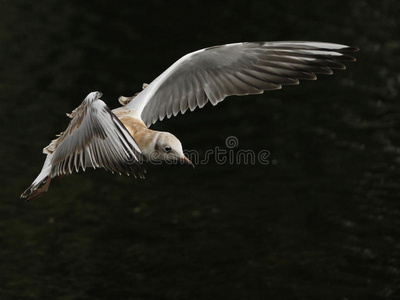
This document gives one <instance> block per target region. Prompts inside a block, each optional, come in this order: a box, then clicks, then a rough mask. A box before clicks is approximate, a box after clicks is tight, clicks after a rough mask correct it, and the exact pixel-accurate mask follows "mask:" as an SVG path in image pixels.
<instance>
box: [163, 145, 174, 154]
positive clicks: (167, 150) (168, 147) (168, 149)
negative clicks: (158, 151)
mask: <svg viewBox="0 0 400 300" xmlns="http://www.w3.org/2000/svg"><path fill="white" fill-rule="evenodd" d="M164 150H165V152H167V153H169V152H171V150H172V149H171V147H170V146H165V147H164Z"/></svg>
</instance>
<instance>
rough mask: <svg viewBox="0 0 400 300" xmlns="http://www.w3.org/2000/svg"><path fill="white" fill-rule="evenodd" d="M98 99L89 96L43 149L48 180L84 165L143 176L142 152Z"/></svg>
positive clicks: (98, 94) (95, 93)
mask: <svg viewBox="0 0 400 300" xmlns="http://www.w3.org/2000/svg"><path fill="white" fill-rule="evenodd" d="M100 97H101V93H99V92H93V93H90V94H89V95H88V96H87V97H86V98H85V100H84V101H83V102H82V104H81V105H80V106H79V107H78V108H76V109H75V110H74V111H73V112H72V114H71V115H70V117H71V118H72V120H71V122H70V124H69V125H68V128H67V129H66V130H65V131H64V132H63V133H62V134H61V135H60V137H59V138H58V139H56V140H54V141H53V142H52V143H51V144H50V145H49V146H48V147H47V148H45V152H47V153H49V154H52V159H51V172H50V175H51V177H55V176H58V175H64V174H69V173H72V172H73V170H75V171H77V172H78V171H79V168H82V169H83V170H85V167H87V166H91V167H94V168H104V169H106V170H108V171H111V172H116V173H119V174H121V173H122V174H127V175H134V176H139V177H142V176H143V168H142V165H141V162H142V151H141V150H140V148H139V146H138V145H137V144H136V142H135V140H134V139H133V137H132V136H131V135H130V133H129V132H128V130H127V129H126V128H125V126H124V125H123V124H122V123H121V122H120V120H119V119H118V118H117V117H116V116H115V115H114V114H113V113H112V112H111V110H110V109H109V108H108V106H107V105H106V104H105V103H104V102H103V101H102V100H100V99H99V98H100Z"/></svg>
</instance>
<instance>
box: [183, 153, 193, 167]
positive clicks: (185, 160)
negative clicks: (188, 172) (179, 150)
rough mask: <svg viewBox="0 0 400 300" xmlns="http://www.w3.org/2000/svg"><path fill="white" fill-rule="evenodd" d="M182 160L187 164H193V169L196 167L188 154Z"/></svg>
mask: <svg viewBox="0 0 400 300" xmlns="http://www.w3.org/2000/svg"><path fill="white" fill-rule="evenodd" d="M182 162H183V163H185V164H187V165H190V166H192V167H193V169H194V164H193V163H192V162H191V161H190V160H189V158H187V157H186V156H185V157H184V158H183V159H182Z"/></svg>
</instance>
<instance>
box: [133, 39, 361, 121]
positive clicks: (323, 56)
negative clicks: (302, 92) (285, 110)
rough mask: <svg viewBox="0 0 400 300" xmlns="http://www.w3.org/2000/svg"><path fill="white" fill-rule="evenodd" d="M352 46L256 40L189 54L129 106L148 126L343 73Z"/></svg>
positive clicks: (351, 59) (355, 49)
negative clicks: (241, 97)
mask: <svg viewBox="0 0 400 300" xmlns="http://www.w3.org/2000/svg"><path fill="white" fill-rule="evenodd" d="M357 50H358V48H356V47H349V46H345V45H339V44H331V43H321V42H260V43H236V44H227V45H222V46H216V47H211V48H206V49H202V50H199V51H195V52H192V53H189V54H187V55H185V56H184V57H182V58H181V59H179V60H178V61H177V62H175V63H174V64H173V65H172V66H171V67H169V68H168V69H167V70H166V71H165V72H163V73H162V74H161V75H160V76H159V77H157V78H156V79H155V80H154V81H153V82H152V83H151V84H150V85H149V86H148V87H147V88H146V89H144V90H143V91H142V92H140V93H139V94H138V95H137V96H136V97H135V98H134V99H133V101H131V102H129V103H128V104H127V107H128V108H132V109H134V110H136V112H137V113H138V114H139V115H140V116H141V118H142V120H143V121H144V122H145V123H146V125H147V126H149V125H151V124H152V123H155V122H156V121H157V120H163V119H164V118H165V117H167V118H169V117H171V116H172V115H173V116H176V115H177V114H178V113H179V112H181V113H182V114H183V113H185V112H186V111H187V109H190V111H193V110H194V109H195V108H196V107H200V108H201V107H203V106H204V105H205V104H206V103H207V102H208V101H210V102H211V103H212V104H213V105H216V104H217V103H218V102H220V101H222V100H224V99H225V97H227V96H230V95H248V94H260V93H262V92H263V91H266V90H275V89H280V88H281V87H282V85H288V84H298V83H299V79H312V80H315V79H316V78H317V77H316V76H315V74H318V73H319V74H332V69H345V66H344V64H343V63H342V62H341V61H354V60H355V59H354V58H353V57H352V56H350V55H348V54H347V52H353V51H357Z"/></svg>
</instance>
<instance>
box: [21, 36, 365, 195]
mask: <svg viewBox="0 0 400 300" xmlns="http://www.w3.org/2000/svg"><path fill="white" fill-rule="evenodd" d="M355 51H358V48H356V47H350V46H346V45H340V44H333V43H323V42H257V43H253V42H251V43H234V44H225V45H221V46H214V47H209V48H205V49H201V50H198V51H195V52H192V53H189V54H187V55H185V56H183V57H182V58H180V59H179V60H178V61H176V62H175V63H174V64H173V65H172V66H170V67H169V68H168V69H167V70H166V71H164V72H163V73H162V74H161V75H160V76H158V77H157V78H156V79H155V80H153V81H152V82H151V83H150V84H148V85H144V86H143V88H144V89H143V90H142V91H141V92H139V93H137V94H136V95H135V96H132V97H122V96H121V97H120V98H119V102H120V103H121V104H122V106H121V107H119V108H116V109H114V110H111V109H110V108H109V107H108V106H107V105H106V104H105V103H104V102H103V101H102V100H101V99H100V97H101V96H102V94H101V93H100V92H92V93H90V94H89V95H88V96H87V97H86V98H85V99H84V100H83V102H82V104H81V105H80V106H79V107H77V108H76V109H75V110H73V111H72V113H71V114H67V115H68V116H69V117H70V118H71V121H70V123H69V125H68V127H67V129H66V130H65V131H64V132H62V133H61V134H60V135H59V136H58V138H57V139H55V140H53V141H52V142H51V143H50V144H49V145H48V146H47V147H45V148H44V149H43V153H44V154H46V159H45V162H44V165H43V168H42V170H41V172H40V174H39V175H38V176H37V178H36V179H35V180H34V181H33V183H32V184H31V186H29V187H28V188H27V189H26V190H25V191H24V192H23V193H22V195H21V198H26V199H27V200H30V199H34V198H37V197H39V196H41V195H42V194H43V193H45V192H46V191H47V190H48V188H49V185H50V181H51V179H52V178H54V177H61V176H64V175H68V174H71V173H73V172H74V171H76V172H78V171H79V170H80V169H82V170H83V171H84V170H85V169H86V168H89V167H92V168H104V169H106V170H108V171H111V172H113V173H119V174H126V175H133V176H135V177H144V173H145V171H144V168H143V162H144V161H174V162H178V161H179V162H182V163H186V164H189V165H192V163H191V162H190V160H189V159H188V158H187V157H185V155H184V153H183V149H182V144H181V142H180V141H179V139H178V138H176V137H175V136H174V135H173V134H171V133H168V132H160V131H155V130H151V129H149V127H150V126H151V125H152V124H154V123H155V122H156V121H158V120H160V121H162V120H163V119H164V118H165V117H167V118H170V117H171V116H176V115H177V114H178V113H182V114H184V113H185V112H186V111H187V110H190V111H193V110H194V109H196V108H197V107H199V108H202V107H203V106H204V105H205V104H206V103H207V102H211V104H212V105H216V104H218V103H219V102H221V101H222V100H224V99H225V98H226V97H227V96H231V95H249V94H261V93H263V92H264V91H268V90H276V89H280V88H282V86H283V85H295V84H298V83H299V79H309V80H315V79H316V78H317V77H316V75H315V74H332V69H345V68H346V67H345V65H344V64H343V62H345V61H355V58H354V57H352V56H351V55H349V53H351V52H355Z"/></svg>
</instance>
